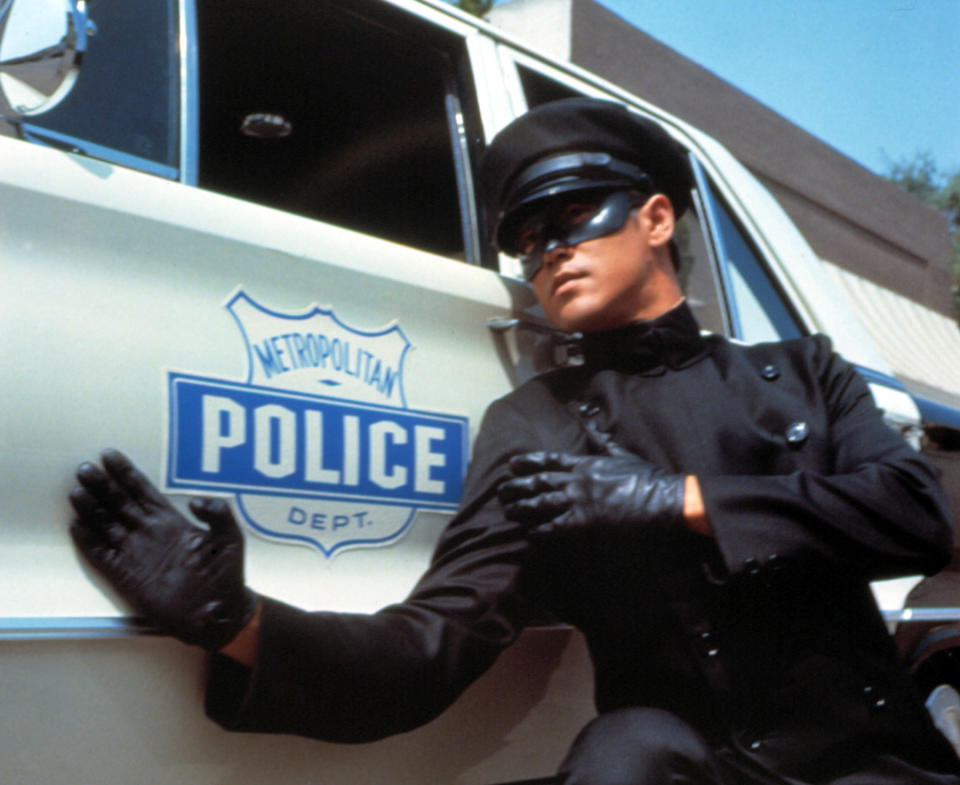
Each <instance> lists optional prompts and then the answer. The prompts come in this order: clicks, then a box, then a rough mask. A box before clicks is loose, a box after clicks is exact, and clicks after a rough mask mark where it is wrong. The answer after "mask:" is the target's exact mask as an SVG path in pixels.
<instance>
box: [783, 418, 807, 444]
mask: <svg viewBox="0 0 960 785" xmlns="http://www.w3.org/2000/svg"><path fill="white" fill-rule="evenodd" d="M809 436H810V426H809V425H807V424H806V423H805V422H803V421H802V420H801V421H800V422H795V423H791V424H790V425H789V426H787V444H789V445H791V446H792V447H799V446H800V445H801V444H803V443H804V442H805V441H806V440H807V438H808V437H809Z"/></svg>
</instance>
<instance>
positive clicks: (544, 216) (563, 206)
mask: <svg viewBox="0 0 960 785" xmlns="http://www.w3.org/2000/svg"><path fill="white" fill-rule="evenodd" d="M570 203H571V200H570V199H569V198H568V199H564V200H557V201H555V202H553V204H551V205H550V206H549V207H547V208H546V209H544V210H541V211H539V212H536V213H534V214H533V215H532V216H530V217H529V218H527V220H525V221H524V222H523V224H522V225H521V230H520V232H518V236H519V235H526V236H528V237H529V236H531V234H532V235H533V238H534V242H533V246H532V248H530V250H528V251H526V252H521V251H520V250H519V249H518V251H517V258H518V259H519V260H520V266H521V268H522V269H523V277H524V278H525V279H526V280H528V281H532V280H533V277H534V276H535V275H536V274H537V272H538V271H539V270H540V268H541V267H542V266H543V257H544V254H546V253H547V252H548V251H552V250H554V249H555V248H563V247H570V246H574V245H577V244H578V243H582V242H585V241H587V240H595V239H596V238H598V237H606V236H607V235H608V234H613V233H614V232H616V231H618V230H619V229H621V228H622V227H623V225H624V224H625V223H626V222H627V218H628V217H629V216H630V211H631V210H632V209H633V208H634V207H636V206H637V204H638V201H637V195H636V194H635V193H631V192H629V191H614V192H613V193H612V194H610V195H608V196H607V197H605V198H604V199H603V201H601V202H600V203H599V204H598V205H597V206H596V209H595V210H594V211H593V213H592V214H590V215H588V216H587V217H586V218H583V219H582V220H578V221H576V222H575V223H571V222H569V221H568V220H565V213H566V210H567V208H568V207H569V205H570ZM588 204H589V202H588ZM525 244H528V243H525Z"/></svg>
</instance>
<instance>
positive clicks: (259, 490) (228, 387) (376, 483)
mask: <svg viewBox="0 0 960 785" xmlns="http://www.w3.org/2000/svg"><path fill="white" fill-rule="evenodd" d="M226 308H227V310H228V311H229V313H230V315H231V316H232V317H233V318H234V320H235V321H236V324H237V327H238V328H239V331H240V335H241V336H242V338H243V343H244V348H245V350H246V356H247V368H248V370H247V378H246V379H245V380H242V381H240V380H227V379H216V378H210V377H206V376H200V375H197V374H189V373H182V372H178V371H170V372H168V374H167V400H168V413H169V416H168V428H167V460H166V486H167V489H168V490H170V491H186V490H189V491H205V492H213V493H229V494H233V495H235V497H236V500H237V506H238V508H239V510H240V512H241V513H242V515H243V517H244V519H245V520H246V522H247V524H249V526H250V527H252V528H253V529H254V530H255V531H257V532H258V533H260V534H262V535H264V536H266V537H269V538H272V539H275V540H279V541H285V542H290V543H301V544H308V545H311V546H313V547H315V548H316V549H318V550H319V551H320V552H321V553H322V554H324V556H326V557H330V556H332V555H333V554H334V553H337V552H339V551H343V550H346V549H348V548H355V547H364V546H365V547H371V546H377V545H385V544H388V543H392V542H394V541H395V540H397V539H398V538H399V537H401V536H402V535H403V534H404V533H405V532H406V531H407V529H408V528H409V526H410V524H411V522H412V520H413V518H414V515H415V514H416V511H417V510H418V509H434V510H453V509H455V508H456V505H457V502H458V501H459V499H460V493H461V491H462V484H463V475H464V468H465V465H466V455H467V420H466V418H464V417H458V416H453V415H447V414H437V413H432V412H425V411H420V410H414V409H411V408H409V407H408V406H407V402H406V396H405V395H404V390H403V362H404V358H405V357H406V354H407V351H408V350H409V349H410V342H409V341H408V340H407V337H406V336H405V335H404V334H403V331H402V330H401V329H400V327H399V325H397V324H396V323H394V324H392V325H390V326H388V327H386V328H383V329H380V330H371V331H367V330H360V329H356V328H354V327H350V326H348V325H346V324H344V323H343V322H342V321H340V320H339V319H338V318H337V317H336V315H335V314H334V313H333V311H332V310H330V309H329V308H320V307H318V306H316V305H311V306H310V307H308V308H307V309H306V310H304V311H303V312H302V313H281V312H278V311H274V310H272V309H270V308H267V307H265V306H263V305H261V304H259V303H257V302H256V301H254V300H253V298H251V297H250V296H249V295H248V294H247V293H246V292H244V291H243V290H242V289H238V290H236V291H235V292H234V293H233V295H232V296H231V297H230V298H229V300H228V301H227V303H226Z"/></svg>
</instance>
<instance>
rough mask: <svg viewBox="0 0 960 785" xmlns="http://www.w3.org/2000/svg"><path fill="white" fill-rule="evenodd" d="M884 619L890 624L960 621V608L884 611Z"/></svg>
mask: <svg viewBox="0 0 960 785" xmlns="http://www.w3.org/2000/svg"><path fill="white" fill-rule="evenodd" d="M883 618H884V619H885V620H886V621H888V622H891V621H893V622H900V623H903V622H933V621H960V608H954V607H943V608H933V607H930V608H898V609H897V610H892V611H883Z"/></svg>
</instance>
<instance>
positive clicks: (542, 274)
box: [517, 193, 680, 332]
mask: <svg viewBox="0 0 960 785" xmlns="http://www.w3.org/2000/svg"><path fill="white" fill-rule="evenodd" d="M597 207H598V206H597V204H596V202H591V201H590V200H589V199H587V200H584V199H583V195H580V197H578V195H577V194H576V193H574V194H571V195H570V196H569V197H568V198H565V199H564V201H563V203H560V204H556V205H554V206H553V209H554V210H555V211H556V212H555V215H556V218H554V219H549V218H548V219H547V220H543V218H542V217H541V218H537V216H532V217H531V219H530V220H528V221H525V222H524V224H523V225H521V227H520V229H519V232H518V234H517V237H518V242H517V245H518V250H519V251H520V252H521V254H523V252H524V250H525V249H526V250H533V251H536V252H538V253H539V257H538V259H539V265H538V267H537V269H536V270H535V271H534V274H533V277H532V279H531V284H532V286H533V291H534V294H536V296H537V300H538V301H539V302H540V305H541V306H542V307H543V310H544V312H545V313H546V315H547V317H548V318H549V319H550V321H551V322H553V323H554V324H555V325H557V326H558V327H560V328H561V329H563V330H568V331H571V332H574V331H579V332H594V331H598V330H608V329H612V328H614V327H621V326H623V325H625V324H629V323H630V322H634V321H637V320H639V319H645V318H652V317H653V316H656V315H659V313H662V312H663V311H665V310H667V308H669V307H672V305H674V304H675V303H676V301H677V299H678V298H679V296H680V293H679V288H678V287H677V286H676V280H675V278H674V277H673V275H672V273H671V272H667V271H668V270H671V271H672V266H671V264H670V262H669V253H668V251H667V243H668V242H669V240H670V238H671V237H672V236H673V209H672V207H671V206H670V202H669V200H668V199H666V197H664V196H662V195H656V196H653V197H650V198H649V199H648V200H647V201H646V202H644V203H643V204H642V205H640V206H637V207H631V208H630V209H629V210H628V211H626V215H625V218H624V220H623V223H622V225H621V226H620V228H619V229H616V230H615V231H613V232H610V233H608V234H604V235H603V236H600V237H595V238H593V239H587V240H584V241H581V242H571V243H570V244H563V243H558V242H550V240H551V238H550V237H547V236H545V234H544V230H541V229H539V228H538V227H542V226H547V227H549V226H551V225H554V226H561V227H562V228H564V229H565V231H566V232H567V236H568V237H572V238H573V239H576V237H577V232H576V229H577V226H578V225H579V224H584V223H586V222H589V221H590V220H591V217H594V216H596V210H597ZM547 234H549V231H547ZM556 234H557V232H556V231H554V235H556ZM664 259H666V265H665V266H664V264H663V260H664ZM531 266H532V265H530V264H529V263H528V264H527V269H530V267H531Z"/></svg>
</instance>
